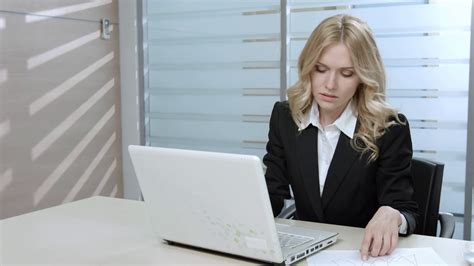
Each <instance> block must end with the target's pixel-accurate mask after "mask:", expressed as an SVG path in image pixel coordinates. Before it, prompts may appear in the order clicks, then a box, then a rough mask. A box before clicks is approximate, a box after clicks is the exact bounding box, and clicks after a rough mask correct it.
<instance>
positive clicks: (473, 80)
mask: <svg viewBox="0 0 474 266" xmlns="http://www.w3.org/2000/svg"><path fill="white" fill-rule="evenodd" d="M473 25H474V5H473V6H472V8H471V53H470V58H469V96H468V97H469V99H468V108H467V110H468V111H467V144H466V183H465V186H464V236H463V237H464V239H465V240H470V239H471V230H472V228H471V226H472V190H473V186H472V185H473V182H472V179H473V177H474V67H473V66H474V42H473V38H472V36H474V28H473V27H472V26H473Z"/></svg>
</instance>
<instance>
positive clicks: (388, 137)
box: [376, 114, 419, 235]
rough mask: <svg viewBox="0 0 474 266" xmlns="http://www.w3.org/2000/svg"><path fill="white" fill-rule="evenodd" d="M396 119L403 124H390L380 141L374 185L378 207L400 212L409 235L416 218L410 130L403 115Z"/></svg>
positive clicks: (416, 208) (416, 209)
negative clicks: (405, 222) (390, 208)
mask: <svg viewBox="0 0 474 266" xmlns="http://www.w3.org/2000/svg"><path fill="white" fill-rule="evenodd" d="M399 118H400V120H401V121H403V122H404V123H405V124H404V125H403V124H399V123H396V124H394V125H393V126H391V127H390V128H388V129H387V131H386V133H385V134H384V135H383V136H382V138H381V143H380V145H379V147H380V154H379V159H378V164H379V165H378V168H377V169H378V170H377V176H376V186H377V197H378V201H379V203H380V206H390V207H392V208H394V209H397V210H398V211H400V213H402V214H403V215H404V216H405V218H406V220H407V225H408V228H407V235H409V234H412V233H413V232H414V231H415V228H416V223H417V220H418V216H419V215H418V204H417V203H416V201H415V200H414V198H413V194H414V185H413V177H412V175H411V159H412V155H413V148H412V142H411V137H410V127H409V124H408V120H407V119H406V118H405V116H403V115H402V114H399Z"/></svg>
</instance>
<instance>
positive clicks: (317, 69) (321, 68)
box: [315, 66, 326, 73]
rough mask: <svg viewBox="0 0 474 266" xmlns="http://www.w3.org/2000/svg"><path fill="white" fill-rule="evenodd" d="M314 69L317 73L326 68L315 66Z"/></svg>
mask: <svg viewBox="0 0 474 266" xmlns="http://www.w3.org/2000/svg"><path fill="white" fill-rule="evenodd" d="M315 69H316V71H317V72H319V73H324V72H326V69H325V68H324V67H322V66H316V67H315Z"/></svg>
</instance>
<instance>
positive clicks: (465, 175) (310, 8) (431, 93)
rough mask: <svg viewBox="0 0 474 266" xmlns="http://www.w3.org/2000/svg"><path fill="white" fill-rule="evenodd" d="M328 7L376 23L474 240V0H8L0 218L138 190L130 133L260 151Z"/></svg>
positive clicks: (0, 119) (421, 152)
mask: <svg viewBox="0 0 474 266" xmlns="http://www.w3.org/2000/svg"><path fill="white" fill-rule="evenodd" d="M337 13H349V14H353V15H356V16H358V17H360V18H362V19H363V20H365V21H367V22H368V23H369V25H370V26H371V27H372V29H373V31H374V34H375V36H376V41H377V44H378V46H379V49H380V51H381V54H382V57H383V61H384V64H385V67H386V71H387V78H388V84H387V92H386V93H387V100H388V102H389V103H391V104H392V105H393V106H395V107H397V108H399V110H400V111H401V112H403V113H404V114H405V115H406V116H407V117H408V118H409V122H410V125H411V134H412V140H413V148H414V156H415V157H421V158H428V159H431V160H435V161H439V162H442V163H444V164H445V172H444V181H443V188H442V195H441V206H440V211H446V212H451V213H453V214H454V215H455V217H456V232H455V236H454V237H455V238H458V239H473V236H474V234H473V232H472V225H473V223H472V206H473V199H472V192H473V186H472V185H473V182H472V181H473V176H474V169H473V167H474V159H473V156H474V153H473V152H474V89H470V88H472V87H473V86H474V85H473V84H474V83H473V82H474V79H473V77H474V70H471V68H470V65H471V64H473V63H472V60H471V58H470V54H471V51H472V48H471V47H472V46H473V45H472V39H471V35H472V29H471V24H472V18H473V16H472V1H470V0H388V1H387V0H386V1H382V0H358V1H356V0H354V1H350V0H339V1H335V0H258V1H243V0H148V1H147V0H142V1H140V0H137V1H135V0H66V1H64V0H1V1H0V48H1V49H0V51H1V52H0V200H1V202H0V219H4V218H8V217H12V216H16V215H21V214H24V213H27V212H31V211H35V210H40V209H44V208H47V207H51V206H56V205H59V204H63V203H67V202H71V201H75V200H79V199H83V198H87V197H91V196H95V195H103V196H112V197H125V198H129V199H139V198H140V191H139V188H138V184H137V182H136V178H135V176H134V173H133V169H132V167H131V164H130V159H129V157H128V153H127V148H126V147H127V146H128V145H129V144H143V145H151V146H162V147H175V148H186V149H197V150H209V151H220V152H232V153H245V154H255V155H257V156H259V157H262V156H263V155H264V153H265V144H266V141H267V133H268V121H269V117H270V112H271V110H272V106H273V104H274V102H275V101H278V100H284V99H285V98H286V94H285V91H286V89H287V88H288V87H289V86H291V85H292V84H293V83H294V82H296V80H297V76H298V75H297V71H296V63H297V59H298V56H299V53H300V51H301V49H302V48H303V46H304V44H305V41H306V40H307V37H308V36H309V34H310V33H311V31H312V30H313V29H314V27H315V26H316V25H317V24H318V23H319V22H320V21H321V20H323V19H324V18H325V17H328V16H331V15H334V14H337ZM103 18H106V19H108V20H109V21H110V27H109V31H110V38H109V39H106V38H105V39H104V38H102V26H103V25H102V24H101V19H103Z"/></svg>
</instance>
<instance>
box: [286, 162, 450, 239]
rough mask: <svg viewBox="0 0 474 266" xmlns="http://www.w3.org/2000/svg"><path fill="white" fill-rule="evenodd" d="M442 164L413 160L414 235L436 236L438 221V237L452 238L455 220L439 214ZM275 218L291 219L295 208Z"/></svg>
mask: <svg viewBox="0 0 474 266" xmlns="http://www.w3.org/2000/svg"><path fill="white" fill-rule="evenodd" d="M443 171H444V164H442V163H437V162H433V161H429V160H426V159H420V158H413V159H412V165H411V173H412V175H413V177H414V178H413V179H414V189H415V200H416V202H417V203H418V206H419V209H420V219H419V222H418V225H417V228H416V230H415V233H417V234H422V235H429V236H436V231H437V226H438V220H439V222H440V234H439V236H440V237H446V238H452V237H453V234H454V227H455V220H454V216H453V215H452V214H450V213H439V201H440V196H441V185H442V183H443ZM286 205H287V207H285V208H284V209H283V210H282V211H281V213H280V214H279V215H278V216H277V217H278V218H283V219H293V218H294V215H295V212H296V207H295V204H294V203H291V201H290V202H289V203H287V204H286Z"/></svg>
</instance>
